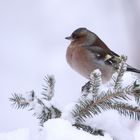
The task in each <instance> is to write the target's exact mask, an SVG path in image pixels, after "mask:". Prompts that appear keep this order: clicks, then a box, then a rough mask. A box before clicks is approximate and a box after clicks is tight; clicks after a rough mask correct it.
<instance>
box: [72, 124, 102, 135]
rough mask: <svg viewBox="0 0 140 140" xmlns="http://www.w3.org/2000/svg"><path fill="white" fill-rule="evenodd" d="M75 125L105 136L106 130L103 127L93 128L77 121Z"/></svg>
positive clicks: (91, 132)
mask: <svg viewBox="0 0 140 140" xmlns="http://www.w3.org/2000/svg"><path fill="white" fill-rule="evenodd" d="M73 126H75V127H76V128H77V129H82V130H83V131H86V132H88V133H90V134H92V135H100V136H104V131H103V130H101V129H96V128H92V127H90V126H87V125H84V124H81V123H75V124H73Z"/></svg>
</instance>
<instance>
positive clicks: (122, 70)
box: [112, 56, 127, 89]
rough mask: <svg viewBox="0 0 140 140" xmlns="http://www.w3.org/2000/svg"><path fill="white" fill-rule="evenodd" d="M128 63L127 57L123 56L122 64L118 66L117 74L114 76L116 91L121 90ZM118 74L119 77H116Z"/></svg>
mask: <svg viewBox="0 0 140 140" xmlns="http://www.w3.org/2000/svg"><path fill="white" fill-rule="evenodd" d="M126 61H127V57H126V56H121V58H120V63H119V64H118V70H117V73H114V74H113V76H112V81H113V86H114V89H119V88H121V85H122V77H123V75H124V73H125V72H126V69H127V64H126ZM116 74H117V76H116Z"/></svg>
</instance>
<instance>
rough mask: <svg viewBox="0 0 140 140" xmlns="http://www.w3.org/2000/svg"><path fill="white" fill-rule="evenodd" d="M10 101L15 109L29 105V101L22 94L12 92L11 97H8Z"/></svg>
mask: <svg viewBox="0 0 140 140" xmlns="http://www.w3.org/2000/svg"><path fill="white" fill-rule="evenodd" d="M9 100H10V102H11V103H12V105H13V106H14V107H15V108H17V109H20V108H22V109H24V108H26V107H28V106H29V104H30V103H29V101H27V100H26V99H25V98H24V97H23V96H22V94H16V93H14V94H12V97H11V98H9Z"/></svg>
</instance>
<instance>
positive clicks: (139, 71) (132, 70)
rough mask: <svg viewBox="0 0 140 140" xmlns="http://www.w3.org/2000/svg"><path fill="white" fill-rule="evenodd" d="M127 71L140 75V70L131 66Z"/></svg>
mask: <svg viewBox="0 0 140 140" xmlns="http://www.w3.org/2000/svg"><path fill="white" fill-rule="evenodd" d="M127 71H131V72H135V73H140V70H138V69H136V68H133V67H131V66H129V65H127Z"/></svg>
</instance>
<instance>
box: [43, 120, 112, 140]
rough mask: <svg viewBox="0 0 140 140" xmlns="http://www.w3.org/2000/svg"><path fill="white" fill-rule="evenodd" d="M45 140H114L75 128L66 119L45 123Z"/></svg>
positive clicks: (107, 136)
mask: <svg viewBox="0 0 140 140" xmlns="http://www.w3.org/2000/svg"><path fill="white" fill-rule="evenodd" d="M44 133H45V135H46V136H45V139H44V140H78V139H80V140H112V139H111V137H110V136H109V135H107V134H106V135H105V137H102V136H94V135H91V134H89V133H87V132H84V131H83V130H78V129H76V128H74V127H73V126H72V125H71V123H70V122H69V121H67V120H64V119H60V118H59V119H51V120H49V121H47V122H46V123H45V127H44Z"/></svg>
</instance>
